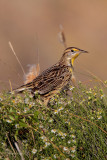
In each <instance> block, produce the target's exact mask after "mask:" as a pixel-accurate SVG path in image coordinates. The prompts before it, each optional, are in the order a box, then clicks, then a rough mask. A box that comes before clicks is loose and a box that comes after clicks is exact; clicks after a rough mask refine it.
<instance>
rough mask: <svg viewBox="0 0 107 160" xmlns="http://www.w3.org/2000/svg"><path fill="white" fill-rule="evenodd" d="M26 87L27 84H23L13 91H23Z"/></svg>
mask: <svg viewBox="0 0 107 160" xmlns="http://www.w3.org/2000/svg"><path fill="white" fill-rule="evenodd" d="M26 89H27V88H26V86H21V87H19V88H17V89H14V90H13V92H15V93H21V92H23V91H24V90H26Z"/></svg>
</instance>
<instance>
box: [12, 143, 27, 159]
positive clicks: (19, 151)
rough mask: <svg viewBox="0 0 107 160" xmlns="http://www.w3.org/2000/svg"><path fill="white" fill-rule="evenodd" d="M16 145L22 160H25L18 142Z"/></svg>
mask: <svg viewBox="0 0 107 160" xmlns="http://www.w3.org/2000/svg"><path fill="white" fill-rule="evenodd" d="M14 144H15V146H16V149H17V151H18V153H19V155H20V157H21V159H22V160H25V159H24V157H23V154H22V152H21V150H20V148H19V146H18V144H17V142H15V143H14Z"/></svg>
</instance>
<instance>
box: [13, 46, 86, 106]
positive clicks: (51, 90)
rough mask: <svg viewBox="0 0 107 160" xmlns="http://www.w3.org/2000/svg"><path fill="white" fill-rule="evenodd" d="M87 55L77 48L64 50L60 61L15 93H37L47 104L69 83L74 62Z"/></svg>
mask: <svg viewBox="0 0 107 160" xmlns="http://www.w3.org/2000/svg"><path fill="white" fill-rule="evenodd" d="M81 53H88V52H87V51H84V50H82V49H79V48H77V47H69V48H66V49H65V51H64V53H63V55H62V57H61V59H60V60H59V61H58V62H57V63H56V64H55V65H53V66H52V67H50V68H48V69H46V70H45V71H43V72H42V73H41V74H39V76H37V77H36V78H35V79H33V81H32V82H29V83H27V84H24V85H22V86H21V87H19V88H17V89H15V90H14V91H15V92H23V91H24V90H27V89H28V90H31V92H32V93H35V92H37V93H38V94H39V95H40V96H41V98H42V99H43V100H44V102H45V103H46V104H47V102H48V101H49V99H50V98H51V97H52V96H54V95H55V94H57V93H58V92H60V91H61V90H62V89H63V88H64V87H65V86H66V85H67V84H69V83H70V81H71V79H72V75H73V70H74V67H73V65H74V60H75V59H76V58H77V57H78V56H79V55H80V54H81Z"/></svg>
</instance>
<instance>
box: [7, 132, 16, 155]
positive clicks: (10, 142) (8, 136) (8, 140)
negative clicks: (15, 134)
mask: <svg viewBox="0 0 107 160" xmlns="http://www.w3.org/2000/svg"><path fill="white" fill-rule="evenodd" d="M6 137H7V139H8V142H9V144H10V147H11V149H12V150H13V152H14V155H16V152H15V150H14V148H13V146H12V144H11V141H10V139H9V136H8V134H7V133H6Z"/></svg>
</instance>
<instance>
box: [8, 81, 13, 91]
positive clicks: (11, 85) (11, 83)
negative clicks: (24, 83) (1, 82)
mask: <svg viewBox="0 0 107 160" xmlns="http://www.w3.org/2000/svg"><path fill="white" fill-rule="evenodd" d="M9 84H10V90H11V92H12V83H11V81H10V80H9Z"/></svg>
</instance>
